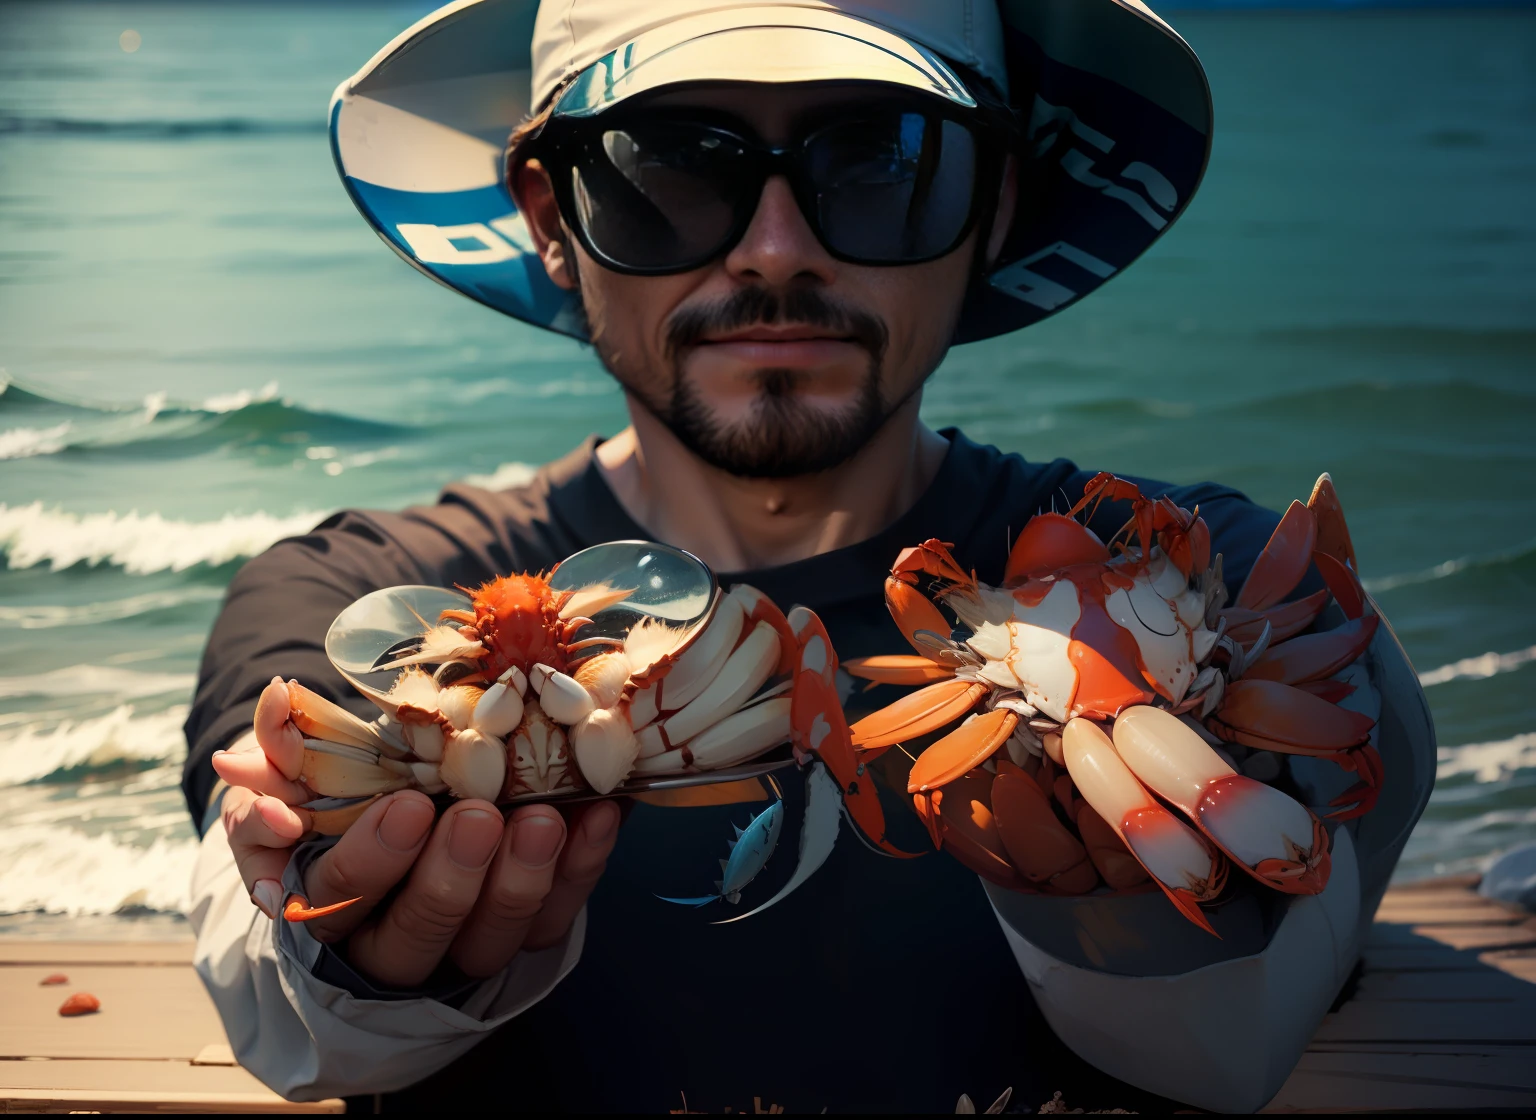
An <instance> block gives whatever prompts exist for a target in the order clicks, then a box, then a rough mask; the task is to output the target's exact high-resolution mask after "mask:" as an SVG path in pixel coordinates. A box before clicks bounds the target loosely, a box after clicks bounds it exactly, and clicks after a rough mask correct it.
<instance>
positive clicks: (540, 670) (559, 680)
mask: <svg viewBox="0 0 1536 1120" xmlns="http://www.w3.org/2000/svg"><path fill="white" fill-rule="evenodd" d="M528 681H529V683H530V684H532V685H533V691H534V692H535V693H537V694H538V697H539V707H541V708H543V709H544V714H545V715H547V716H548V717H549V718H550V719H552V720H554V721H555V722H556V723H563V724H565V725H566V726H567V727H570V726H571V725H572V724H577V723H580V722H581V721H582V720H584V719H586V718H587V717H588V716H589V715H591V714H592V709H593V708H594V707H596V705H595V704H593V702H592V694H591V693H590V692H588V691H587V690H586V689H584V688H582V687H581V685H580V684H579V683H578V682H577V680H576V678H575V677H572V676H568V675H566V674H565V673H562V672H560V670H558V669H552V668H550V667H549V666H548V665H544V664H538V665H535V666H534V667H533V672H531V673H529V674H528Z"/></svg>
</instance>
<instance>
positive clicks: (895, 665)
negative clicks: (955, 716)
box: [843, 653, 955, 687]
mask: <svg viewBox="0 0 1536 1120" xmlns="http://www.w3.org/2000/svg"><path fill="white" fill-rule="evenodd" d="M843 668H844V669H847V670H848V673H849V675H850V676H854V677H858V678H860V679H861V680H866V681H869V682H870V684H871V687H873V686H874V685H877V684H896V685H905V686H908V687H911V686H914V685H924V684H933V683H935V682H936V681H945V680H948V679H949V678H951V677H953V676H954V675H955V670H954V669H953V668H952V667H950V666H948V665H940V664H939V663H938V662H936V661H933V660H931V659H930V658H927V657H914V656H913V655H911V654H908V653H888V654H879V655H876V656H874V657H851V658H849V659H848V660H847V661H844V662H843Z"/></svg>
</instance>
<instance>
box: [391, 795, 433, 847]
mask: <svg viewBox="0 0 1536 1120" xmlns="http://www.w3.org/2000/svg"><path fill="white" fill-rule="evenodd" d="M432 817H433V814H432V806H431V805H428V804H425V803H423V802H422V801H421V800H420V799H418V798H415V797H402V798H400V799H399V800H397V801H395V802H394V803H392V804H391V805H390V807H389V808H388V809H386V810H384V819H383V820H381V821H380V822H379V831H378V837H379V843H380V844H383V845H384V846H385V847H386V848H388V849H389V850H390V851H392V852H409V851H412V850H414V849H415V848H416V847H417V846H418V845H420V844H421V842H422V841H423V840H425V839H426V837H427V832H428V831H429V830H430V829H431V828H432Z"/></svg>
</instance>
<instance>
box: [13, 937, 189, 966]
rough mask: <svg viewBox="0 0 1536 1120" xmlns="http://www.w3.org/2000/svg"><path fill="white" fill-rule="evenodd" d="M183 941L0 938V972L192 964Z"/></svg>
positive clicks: (186, 944) (186, 945) (187, 946)
mask: <svg viewBox="0 0 1536 1120" xmlns="http://www.w3.org/2000/svg"><path fill="white" fill-rule="evenodd" d="M192 948H193V942H192V941H191V940H187V941H44V940H42V939H36V940H34V939H30V938H19V937H18V938H0V968H3V967H5V966H6V965H16V964H57V965H69V964H76V965H80V964H184V965H189V964H191V963H192Z"/></svg>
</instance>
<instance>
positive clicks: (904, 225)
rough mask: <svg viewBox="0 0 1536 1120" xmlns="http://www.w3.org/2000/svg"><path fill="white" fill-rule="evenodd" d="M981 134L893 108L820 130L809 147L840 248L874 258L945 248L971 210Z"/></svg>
mask: <svg viewBox="0 0 1536 1120" xmlns="http://www.w3.org/2000/svg"><path fill="white" fill-rule="evenodd" d="M976 164H977V160H976V140H975V137H974V136H973V135H972V133H971V132H970V130H969V129H967V128H966V127H965V126H964V125H961V124H959V123H957V122H955V121H948V120H939V119H936V118H931V117H927V116H925V115H923V114H921V113H891V114H890V115H888V116H881V117H877V118H875V119H873V120H860V121H857V122H853V121H850V122H848V123H847V124H839V125H836V126H833V127H832V128H828V129H824V130H823V131H821V132H819V133H818V134H817V135H816V136H815V138H814V139H813V140H812V141H811V142H810V144H809V145H808V148H807V151H806V167H805V171H806V175H807V178H808V179H809V183H810V186H811V189H812V191H813V192H814V195H815V204H816V219H817V223H818V224H819V225H820V227H821V231H822V237H823V238H824V239H825V241H826V243H827V247H828V248H830V249H831V250H832V251H833V252H835V253H837V254H839V255H841V256H843V257H847V258H850V259H852V260H856V261H861V262H865V263H869V264H898V263H901V262H903V261H912V260H922V259H925V258H929V257H936V256H940V255H942V254H943V253H946V252H948V251H949V250H950V249H952V248H953V247H954V244H955V242H956V241H957V240H958V239H959V237H960V233H961V231H962V230H964V229H965V226H966V222H967V221H968V220H969V218H970V213H971V200H972V196H973V194H974V192H975V189H976V174H977V168H976Z"/></svg>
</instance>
